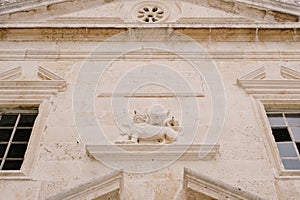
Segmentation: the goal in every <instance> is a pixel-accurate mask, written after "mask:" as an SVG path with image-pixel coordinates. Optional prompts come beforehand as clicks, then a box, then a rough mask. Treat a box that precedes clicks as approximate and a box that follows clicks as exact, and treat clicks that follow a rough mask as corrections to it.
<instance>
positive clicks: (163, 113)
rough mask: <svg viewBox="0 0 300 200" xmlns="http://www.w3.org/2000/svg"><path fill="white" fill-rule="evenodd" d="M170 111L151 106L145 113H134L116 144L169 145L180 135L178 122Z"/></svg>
mask: <svg viewBox="0 0 300 200" xmlns="http://www.w3.org/2000/svg"><path fill="white" fill-rule="evenodd" d="M169 114H170V111H169V110H165V109H164V108H163V107H162V106H161V105H154V106H152V107H151V108H150V109H149V110H148V111H147V112H146V113H143V114H140V113H138V112H137V111H134V116H133V118H132V122H133V123H132V124H123V126H124V127H125V130H126V131H124V132H122V133H121V134H120V136H119V137H118V139H117V140H116V142H115V143H116V144H139V143H150V144H153V143H154V144H171V143H174V142H175V141H176V140H177V137H178V135H179V134H180V133H181V127H180V126H179V122H178V121H177V120H175V118H174V116H172V117H169Z"/></svg>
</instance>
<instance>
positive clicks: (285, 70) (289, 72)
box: [280, 66, 300, 80]
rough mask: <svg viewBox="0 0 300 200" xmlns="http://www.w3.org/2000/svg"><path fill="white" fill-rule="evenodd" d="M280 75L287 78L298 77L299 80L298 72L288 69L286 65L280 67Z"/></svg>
mask: <svg viewBox="0 0 300 200" xmlns="http://www.w3.org/2000/svg"><path fill="white" fill-rule="evenodd" d="M280 73H281V76H282V77H284V78H289V79H298V80H300V72H298V71H296V70H293V69H290V68H288V67H284V66H282V67H281V70H280Z"/></svg>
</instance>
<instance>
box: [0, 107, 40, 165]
mask: <svg viewBox="0 0 300 200" xmlns="http://www.w3.org/2000/svg"><path fill="white" fill-rule="evenodd" d="M37 115H38V108H36V107H33V108H26V109H1V108H0V163H1V165H0V170H20V169H21V166H22V163H23V160H24V156H25V153H26V150H27V145H28V142H29V139H30V135H31V132H32V128H33V126H34V122H35V119H36V117H37Z"/></svg>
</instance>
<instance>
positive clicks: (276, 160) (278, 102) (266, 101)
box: [251, 94, 300, 179]
mask: <svg viewBox="0 0 300 200" xmlns="http://www.w3.org/2000/svg"><path fill="white" fill-rule="evenodd" d="M251 101H252V103H253V105H254V112H255V115H256V118H257V120H258V124H259V127H260V130H261V131H262V133H263V134H262V138H263V140H264V143H265V144H267V145H265V147H266V151H267V157H268V161H269V162H270V164H271V167H272V168H273V172H274V175H275V177H276V178H278V179H285V178H288V179H290V178H293V179H300V169H299V170H287V169H285V168H284V166H283V163H282V160H281V157H280V153H279V150H278V147H277V144H276V142H275V139H274V136H273V132H272V129H271V125H270V122H269V119H268V116H267V113H268V112H270V111H275V110H276V112H277V111H278V112H284V111H286V110H288V111H291V110H294V111H299V112H300V95H289V94H286V95H284V96H281V95H276V94H274V95H260V94H253V95H251Z"/></svg>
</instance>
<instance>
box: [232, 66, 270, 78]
mask: <svg viewBox="0 0 300 200" xmlns="http://www.w3.org/2000/svg"><path fill="white" fill-rule="evenodd" d="M265 77H266V69H265V67H261V68H258V69H256V70H254V71H252V72H249V73H247V74H245V75H243V76H241V77H240V78H239V79H238V80H249V79H263V78H265Z"/></svg>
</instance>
